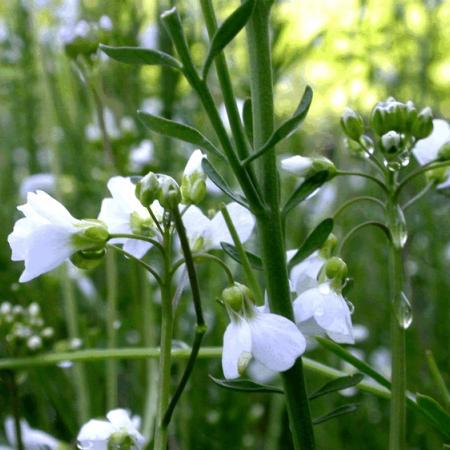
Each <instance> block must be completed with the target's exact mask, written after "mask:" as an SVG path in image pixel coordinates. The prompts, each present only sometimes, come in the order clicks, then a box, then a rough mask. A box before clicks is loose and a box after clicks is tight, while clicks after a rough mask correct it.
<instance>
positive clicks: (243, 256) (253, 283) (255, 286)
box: [220, 205, 264, 304]
mask: <svg viewBox="0 0 450 450" xmlns="http://www.w3.org/2000/svg"><path fill="white" fill-rule="evenodd" d="M220 211H221V212H222V215H223V218H224V219H225V223H226V224H227V227H228V231H229V232H230V235H231V238H232V239H233V242H234V246H235V247H236V249H237V251H238V252H239V258H240V260H241V264H242V267H243V268H244V272H245V276H246V278H247V281H248V284H249V286H250V289H251V290H252V291H253V293H254V295H255V297H256V299H257V300H258V303H260V304H261V303H263V301H264V300H263V295H262V292H261V288H260V287H259V283H258V281H257V280H256V277H255V275H254V273H253V270H252V267H251V266H250V261H249V260H248V257H247V253H246V252H245V249H244V246H243V245H242V242H241V240H240V239H239V235H238V234H237V231H236V228H235V227H234V224H233V221H232V220H231V217H230V214H229V213H228V210H227V208H226V206H225V205H222V206H221V208H220Z"/></svg>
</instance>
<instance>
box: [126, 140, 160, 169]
mask: <svg viewBox="0 0 450 450" xmlns="http://www.w3.org/2000/svg"><path fill="white" fill-rule="evenodd" d="M153 153H154V152H153V143H152V141H149V140H148V139H145V140H143V141H142V142H141V143H140V144H139V145H138V146H137V147H134V148H133V149H132V150H131V152H130V161H129V166H130V170H131V171H133V172H139V171H141V170H142V169H143V168H145V167H146V166H148V165H149V164H150V163H151V161H152V159H153Z"/></svg>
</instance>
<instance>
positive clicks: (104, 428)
mask: <svg viewBox="0 0 450 450" xmlns="http://www.w3.org/2000/svg"><path fill="white" fill-rule="evenodd" d="M114 432H115V428H114V426H113V425H112V424H111V423H109V422H107V421H105V420H96V419H92V420H90V421H89V422H87V423H86V424H84V425H83V426H82V427H81V430H80V432H79V433H78V436H77V441H78V442H79V444H80V445H81V447H82V448H86V449H87V448H88V449H89V450H107V449H108V439H109V438H110V436H111V434H113V433H114Z"/></svg>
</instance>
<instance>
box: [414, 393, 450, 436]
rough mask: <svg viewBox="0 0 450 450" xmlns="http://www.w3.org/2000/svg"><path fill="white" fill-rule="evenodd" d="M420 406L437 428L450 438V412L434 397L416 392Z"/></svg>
mask: <svg viewBox="0 0 450 450" xmlns="http://www.w3.org/2000/svg"><path fill="white" fill-rule="evenodd" d="M416 402H417V405H418V406H419V408H420V409H421V410H422V411H423V412H424V413H425V414H426V415H427V416H428V417H429V418H430V419H431V420H432V421H433V422H434V424H435V426H436V427H437V429H438V430H439V431H440V432H441V433H442V434H443V435H444V436H445V437H446V438H448V439H450V414H449V413H448V412H447V411H446V410H445V409H444V408H443V407H442V406H441V404H440V403H438V402H437V401H436V400H435V399H434V398H432V397H429V396H428V395H423V394H419V393H417V394H416Z"/></svg>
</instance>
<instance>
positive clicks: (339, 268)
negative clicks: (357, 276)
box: [324, 256, 347, 284]
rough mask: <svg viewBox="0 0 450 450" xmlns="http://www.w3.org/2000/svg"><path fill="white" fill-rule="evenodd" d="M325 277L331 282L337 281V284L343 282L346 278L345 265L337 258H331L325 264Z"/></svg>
mask: <svg viewBox="0 0 450 450" xmlns="http://www.w3.org/2000/svg"><path fill="white" fill-rule="evenodd" d="M324 269H325V275H326V276H327V278H329V279H330V280H333V281H337V282H338V283H339V284H342V282H343V281H344V280H345V277H346V276H347V264H345V262H344V261H343V260H342V259H341V258H338V257H337V256H333V257H332V258H330V259H329V260H328V261H327V262H326V263H325V268H324Z"/></svg>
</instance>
